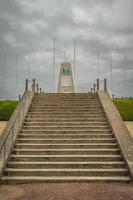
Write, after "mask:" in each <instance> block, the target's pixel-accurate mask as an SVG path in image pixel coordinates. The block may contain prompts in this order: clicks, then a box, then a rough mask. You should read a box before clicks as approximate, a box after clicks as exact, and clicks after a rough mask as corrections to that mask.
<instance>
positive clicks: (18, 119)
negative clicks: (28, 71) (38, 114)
mask: <svg viewBox="0 0 133 200" xmlns="http://www.w3.org/2000/svg"><path fill="white" fill-rule="evenodd" d="M28 81H29V80H28V79H26V84H27V85H26V87H25V88H26V90H25V92H24V94H23V97H22V99H21V100H20V101H19V103H18V105H17V107H16V109H15V111H14V112H13V114H12V116H11V118H10V120H9V122H8V123H7V126H6V127H5V129H4V130H3V132H2V134H1V136H0V175H2V173H3V170H4V169H5V166H6V164H7V162H8V158H9V156H10V153H11V152H12V149H13V146H14V144H15V141H16V138H17V136H18V134H19V132H20V130H21V126H22V124H23V121H24V119H25V116H26V114H27V112H28V109H29V107H30V105H31V102H32V99H33V97H34V94H35V92H36V91H35V87H36V84H35V79H33V84H32V85H31V88H30V89H29V87H28Z"/></svg>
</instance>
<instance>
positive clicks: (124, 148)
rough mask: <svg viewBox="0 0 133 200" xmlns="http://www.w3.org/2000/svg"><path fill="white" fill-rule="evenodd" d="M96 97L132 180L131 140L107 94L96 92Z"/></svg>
mask: <svg viewBox="0 0 133 200" xmlns="http://www.w3.org/2000/svg"><path fill="white" fill-rule="evenodd" d="M97 95H98V98H99V100H100V102H101V104H102V107H103V109H104V112H105V115H106V117H107V118H108V121H109V124H110V126H111V128H112V130H113V133H114V135H115V137H116V140H117V142H118V144H119V147H120V150H121V153H122V155H123V157H124V160H125V161H126V163H127V166H128V168H129V171H130V175H131V177H132V179H133V138H132V136H131V134H130V133H129V131H128V129H127V127H126V125H125V123H124V121H123V120H122V117H121V116H120V114H119V112H118V110H117V108H116V106H115V104H114V103H113V101H112V99H111V98H110V96H109V94H108V93H107V92H105V91H98V93H97Z"/></svg>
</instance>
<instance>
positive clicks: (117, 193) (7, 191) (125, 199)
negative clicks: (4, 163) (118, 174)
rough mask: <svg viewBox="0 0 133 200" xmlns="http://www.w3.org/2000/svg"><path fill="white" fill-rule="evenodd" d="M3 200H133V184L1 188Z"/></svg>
mask: <svg viewBox="0 0 133 200" xmlns="http://www.w3.org/2000/svg"><path fill="white" fill-rule="evenodd" d="M0 199H1V200H133V185H132V184H129V185H128V184H107V183H106V184H95V183H93V184H91V183H88V184H85V183H80V184H78V183H73V184H72V183H69V184H61V183H60V184H43V183H42V184H27V185H11V186H4V185H2V186H1V187H0Z"/></svg>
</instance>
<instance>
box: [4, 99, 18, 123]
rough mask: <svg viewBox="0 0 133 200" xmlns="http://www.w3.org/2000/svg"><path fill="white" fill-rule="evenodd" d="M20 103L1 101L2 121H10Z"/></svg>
mask: <svg viewBox="0 0 133 200" xmlns="http://www.w3.org/2000/svg"><path fill="white" fill-rule="evenodd" d="M17 103H18V101H9V100H7V101H0V121H8V120H9V118H10V117H11V115H12V113H13V111H14V109H15V108H16V106H17Z"/></svg>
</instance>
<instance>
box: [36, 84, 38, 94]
mask: <svg viewBox="0 0 133 200" xmlns="http://www.w3.org/2000/svg"><path fill="white" fill-rule="evenodd" d="M36 93H39V84H36Z"/></svg>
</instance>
